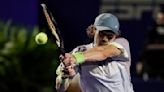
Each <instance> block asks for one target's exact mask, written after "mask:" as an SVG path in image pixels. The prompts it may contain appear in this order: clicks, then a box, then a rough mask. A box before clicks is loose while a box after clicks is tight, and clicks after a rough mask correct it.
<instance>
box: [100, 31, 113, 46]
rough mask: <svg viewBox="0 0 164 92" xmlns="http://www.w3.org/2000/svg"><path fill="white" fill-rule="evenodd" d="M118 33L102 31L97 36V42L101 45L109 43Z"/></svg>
mask: <svg viewBox="0 0 164 92" xmlns="http://www.w3.org/2000/svg"><path fill="white" fill-rule="evenodd" d="M115 37H116V35H114V34H113V33H111V32H105V31H100V32H99V34H98V36H97V44H98V45H99V46H103V45H107V44H109V43H110V42H112V41H113V40H114V39H115Z"/></svg>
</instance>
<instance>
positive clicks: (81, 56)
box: [72, 52, 85, 64]
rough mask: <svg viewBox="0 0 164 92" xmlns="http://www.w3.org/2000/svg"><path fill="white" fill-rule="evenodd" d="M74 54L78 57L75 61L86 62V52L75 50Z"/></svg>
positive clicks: (77, 62) (78, 62)
mask: <svg viewBox="0 0 164 92" xmlns="http://www.w3.org/2000/svg"><path fill="white" fill-rule="evenodd" d="M72 55H73V56H74V58H75V59H76V62H75V63H76V64H81V63H83V62H85V57H84V54H83V53H82V52H75V53H74V54H72Z"/></svg>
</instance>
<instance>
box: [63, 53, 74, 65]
mask: <svg viewBox="0 0 164 92" xmlns="http://www.w3.org/2000/svg"><path fill="white" fill-rule="evenodd" d="M63 63H64V65H65V67H68V66H73V65H74V64H75V63H76V59H75V57H74V56H73V55H72V54H69V53H66V54H65V56H64V59H63Z"/></svg>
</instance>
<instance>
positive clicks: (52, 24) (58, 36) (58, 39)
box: [41, 4, 65, 92]
mask: <svg viewBox="0 0 164 92" xmlns="http://www.w3.org/2000/svg"><path fill="white" fill-rule="evenodd" d="M41 6H42V8H43V13H44V15H45V18H46V20H47V23H48V26H49V28H50V30H51V32H52V34H53V35H54V37H55V38H56V44H57V46H58V48H59V50H60V53H61V54H62V55H63V56H64V55H65V50H64V43H63V39H62V37H61V34H60V31H59V29H58V27H57V23H56V21H55V19H54V17H53V16H52V13H51V12H50V11H48V8H47V6H46V5H45V4H41ZM61 61H62V60H61ZM61 77H62V76H61ZM61 79H62V82H61V84H60V88H59V89H57V91H58V92H64V91H65V79H64V78H61Z"/></svg>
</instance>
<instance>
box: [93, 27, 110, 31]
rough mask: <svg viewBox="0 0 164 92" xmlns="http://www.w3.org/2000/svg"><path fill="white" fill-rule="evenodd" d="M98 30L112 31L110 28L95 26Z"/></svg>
mask: <svg viewBox="0 0 164 92" xmlns="http://www.w3.org/2000/svg"><path fill="white" fill-rule="evenodd" d="M95 27H96V29H97V30H99V31H102V30H112V29H111V28H109V27H105V26H95Z"/></svg>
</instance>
